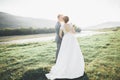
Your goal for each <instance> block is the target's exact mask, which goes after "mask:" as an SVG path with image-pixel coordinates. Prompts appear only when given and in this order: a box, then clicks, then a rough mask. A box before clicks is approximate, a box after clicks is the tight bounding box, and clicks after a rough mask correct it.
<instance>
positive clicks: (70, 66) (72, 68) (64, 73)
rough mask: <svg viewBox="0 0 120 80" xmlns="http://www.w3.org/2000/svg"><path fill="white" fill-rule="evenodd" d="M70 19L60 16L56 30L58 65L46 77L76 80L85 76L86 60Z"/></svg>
mask: <svg viewBox="0 0 120 80" xmlns="http://www.w3.org/2000/svg"><path fill="white" fill-rule="evenodd" d="M68 22H69V17H68V16H63V15H58V22H57V24H56V26H55V29H56V43H57V51H56V63H55V65H54V66H53V67H52V68H51V71H50V73H48V74H46V77H47V78H48V79H50V80H55V79H75V78H78V77H81V76H83V75H84V67H85V63H84V58H83V55H82V52H81V49H80V45H79V43H78V41H77V39H76V37H75V36H74V34H75V29H74V27H73V25H72V24H69V23H68Z"/></svg>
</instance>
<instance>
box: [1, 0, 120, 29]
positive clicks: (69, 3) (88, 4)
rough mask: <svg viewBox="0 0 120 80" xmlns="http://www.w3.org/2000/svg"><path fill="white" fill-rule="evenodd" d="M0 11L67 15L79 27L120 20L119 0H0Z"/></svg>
mask: <svg viewBox="0 0 120 80" xmlns="http://www.w3.org/2000/svg"><path fill="white" fill-rule="evenodd" d="M0 12H7V13H10V14H14V15H17V16H23V17H33V18H44V19H50V20H57V19H56V16H57V15H58V14H64V15H68V16H69V17H70V19H71V21H70V22H72V23H74V24H76V25H79V26H80V27H87V26H93V25H96V24H99V23H103V22H109V21H120V0H0Z"/></svg>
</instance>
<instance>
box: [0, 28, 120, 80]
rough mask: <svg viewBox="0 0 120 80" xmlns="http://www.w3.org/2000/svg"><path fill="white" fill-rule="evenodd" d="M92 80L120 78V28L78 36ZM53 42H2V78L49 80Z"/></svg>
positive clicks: (12, 79)
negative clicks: (47, 74) (46, 75)
mask: <svg viewBox="0 0 120 80" xmlns="http://www.w3.org/2000/svg"><path fill="white" fill-rule="evenodd" d="M78 41H79V44H80V47H81V50H82V52H83V55H84V58H85V64H86V67H85V72H86V73H87V75H88V77H89V79H90V80H120V29H119V30H117V31H112V32H111V33H109V34H99V35H94V36H90V37H82V38H78ZM55 51H56V44H55V42H53V41H48V42H39V43H29V44H11V45H10V44H5V45H3V44H1V45H0V80H46V78H45V76H44V74H45V73H47V72H48V71H49V70H50V68H51V66H52V65H54V60H55Z"/></svg>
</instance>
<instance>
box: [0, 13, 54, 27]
mask: <svg viewBox="0 0 120 80" xmlns="http://www.w3.org/2000/svg"><path fill="white" fill-rule="evenodd" d="M54 26H55V21H52V20H47V19H36V18H29V17H20V16H14V15H11V14H8V13H4V12H0V28H20V27H23V28H29V27H34V28H54Z"/></svg>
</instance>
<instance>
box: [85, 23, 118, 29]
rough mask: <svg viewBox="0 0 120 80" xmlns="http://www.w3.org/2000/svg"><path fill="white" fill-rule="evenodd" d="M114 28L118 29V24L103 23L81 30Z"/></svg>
mask: <svg viewBox="0 0 120 80" xmlns="http://www.w3.org/2000/svg"><path fill="white" fill-rule="evenodd" d="M114 27H120V22H104V23H101V24H98V25H95V26H89V27H86V28H84V29H83V30H87V29H88V30H90V29H104V28H114Z"/></svg>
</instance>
